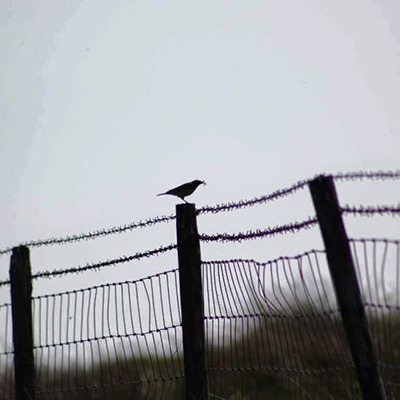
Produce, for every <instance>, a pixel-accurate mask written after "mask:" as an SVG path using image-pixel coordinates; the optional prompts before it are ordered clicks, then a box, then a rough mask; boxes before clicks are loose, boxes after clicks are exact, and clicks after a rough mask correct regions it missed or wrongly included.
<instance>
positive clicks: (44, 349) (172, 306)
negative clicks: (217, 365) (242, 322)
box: [0, 270, 183, 399]
mask: <svg viewBox="0 0 400 400" xmlns="http://www.w3.org/2000/svg"><path fill="white" fill-rule="evenodd" d="M178 294H179V290H178V273H177V270H171V271H167V272H164V273H160V274H157V275H153V276H151V277H148V278H144V279H140V280H138V281H130V282H122V283H116V284H107V285H101V286H96V287H92V288H88V289H84V290H75V291H70V292H64V293H59V294H54V295H46V296H39V297H34V298H33V315H34V320H33V321H34V337H35V346H34V355H35V363H36V365H35V368H36V385H37V393H38V395H39V398H40V399H51V398H57V399H60V398H65V399H75V398H76V399H78V398H107V399H108V398H112V397H114V398H115V397H116V398H127V399H129V398H132V399H138V398H140V399H167V398H168V399H169V398H170V399H173V398H175V399H176V398H183V397H182V388H183V379H182V378H183V367H182V354H181V353H182V349H181V342H182V340H181V319H180V302H179V301H178ZM0 313H1V314H0V317H1V318H2V319H3V320H4V321H5V322H6V326H7V327H8V326H9V327H11V315H10V314H11V309H10V305H9V304H6V305H3V306H2V308H0ZM4 340H5V342H4V345H5V346H4V349H1V353H0V361H1V365H0V367H1V370H2V371H3V376H2V381H3V382H4V383H5V384H4V385H0V387H2V393H1V394H0V395H1V398H2V399H8V398H12V397H13V389H12V386H13V382H12V379H13V377H12V370H13V368H12V361H13V360H12V356H13V354H12V347H11V337H10V333H9V331H8V332H7V333H6V337H5V338H4Z"/></svg>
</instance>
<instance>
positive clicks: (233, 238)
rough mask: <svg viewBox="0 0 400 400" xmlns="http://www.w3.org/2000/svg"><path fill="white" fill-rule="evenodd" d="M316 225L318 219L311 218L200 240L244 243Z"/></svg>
mask: <svg viewBox="0 0 400 400" xmlns="http://www.w3.org/2000/svg"><path fill="white" fill-rule="evenodd" d="M315 225H317V218H316V217H309V218H308V219H307V220H305V221H302V222H294V223H289V224H285V225H279V226H275V227H272V228H267V229H257V230H255V231H251V230H250V231H247V232H239V233H216V234H212V235H207V234H201V235H200V240H201V241H203V242H242V241H244V240H251V239H259V238H263V237H266V236H276V235H280V234H286V233H294V232H298V231H300V230H303V229H310V228H312V227H313V226H315Z"/></svg>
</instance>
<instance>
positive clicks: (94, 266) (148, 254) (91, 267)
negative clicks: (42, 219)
mask: <svg viewBox="0 0 400 400" xmlns="http://www.w3.org/2000/svg"><path fill="white" fill-rule="evenodd" d="M176 248H177V245H176V244H170V245H168V246H161V247H159V248H157V249H153V250H146V251H143V252H140V253H136V254H133V255H131V256H122V257H119V258H115V259H112V260H105V261H100V262H97V263H88V264H86V265H84V266H78V267H72V268H65V269H55V270H53V271H39V272H37V273H36V274H33V275H32V279H39V278H52V277H54V276H63V275H67V274H73V273H80V272H85V271H89V270H99V269H101V268H104V267H108V266H110V265H116V264H122V263H126V262H129V261H133V260H140V259H142V258H149V257H152V256H156V255H157V256H158V255H160V254H162V253H166V252H168V251H171V250H174V249H176ZM9 284H10V280H4V281H0V287H1V286H5V285H9Z"/></svg>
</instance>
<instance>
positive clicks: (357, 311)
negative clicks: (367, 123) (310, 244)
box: [309, 176, 386, 400]
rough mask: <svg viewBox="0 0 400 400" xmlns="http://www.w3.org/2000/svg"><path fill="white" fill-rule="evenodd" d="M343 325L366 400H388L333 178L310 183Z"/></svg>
mask: <svg viewBox="0 0 400 400" xmlns="http://www.w3.org/2000/svg"><path fill="white" fill-rule="evenodd" d="M309 188H310V191H311V196H312V199H313V203H314V207H315V210H316V213H317V218H318V222H319V226H320V230H321V234H322V238H323V240H324V244H325V249H326V256H327V259H328V265H329V270H330V274H331V277H332V281H333V285H334V288H335V292H336V298H337V301H338V304H339V308H340V312H341V315H342V319H343V324H344V328H345V332H346V336H347V340H348V343H349V346H350V351H351V354H352V357H353V361H354V364H355V367H356V371H357V376H358V381H359V384H360V389H361V393H362V396H363V399H364V400H386V394H385V389H384V387H383V383H382V379H381V377H380V374H379V370H378V365H377V361H376V358H375V355H374V352H373V346H372V341H371V337H370V334H369V331H368V326H367V321H366V318H365V311H364V305H363V302H362V298H361V292H360V287H359V285H358V281H357V275H356V270H355V268H354V263H353V258H352V256H351V251H350V245H349V242H348V239H347V234H346V230H345V227H344V224H343V220H342V216H341V212H340V208H339V202H338V198H337V194H336V190H335V185H334V182H333V178H332V177H331V176H328V177H325V176H320V177H317V178H315V179H314V180H313V181H311V182H310V183H309Z"/></svg>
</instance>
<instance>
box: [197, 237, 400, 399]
mask: <svg viewBox="0 0 400 400" xmlns="http://www.w3.org/2000/svg"><path fill="white" fill-rule="evenodd" d="M351 248H352V252H353V258H354V260H355V264H356V269H357V274H358V278H359V282H360V286H361V290H362V295H363V298H364V302H365V307H366V311H367V318H368V323H369V328H370V331H371V335H372V339H373V344H374V347H375V351H376V354H377V357H378V363H379V369H380V371H381V373H382V376H383V380H384V385H385V388H386V391H387V394H388V398H389V399H398V398H400V303H399V299H400V242H399V241H395V240H392V241H389V240H378V239H371V240H352V241H351ZM204 282H205V287H206V288H207V290H206V294H205V295H206V299H205V300H206V301H205V304H206V310H207V317H206V327H207V328H206V329H207V334H208V339H209V343H211V344H209V347H208V353H207V359H208V366H209V371H210V375H209V376H210V392H211V393H215V394H216V395H217V396H219V398H223V399H238V400H239V399H247V398H248V399H264V398H266V397H267V396H270V397H271V398H273V399H361V394H360V390H359V387H358V384H357V380H356V376H355V370H354V365H353V362H352V358H351V354H350V350H349V348H348V344H347V340H346V337H345V334H344V329H343V326H342V320H341V316H340V312H339V309H338V306H337V303H336V300H335V296H334V290H333V287H332V283H331V280H330V278H329V270H328V267H327V263H326V257H325V254H324V252H321V251H311V252H309V253H305V254H303V255H301V256H298V257H294V258H279V259H277V260H274V261H271V262H268V263H258V262H256V261H253V260H229V261H214V262H207V263H204ZM217 398H218V397H217Z"/></svg>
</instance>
